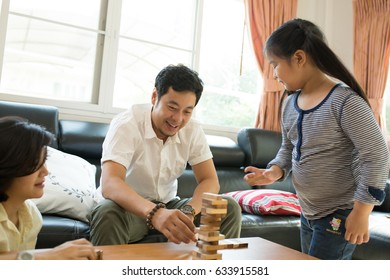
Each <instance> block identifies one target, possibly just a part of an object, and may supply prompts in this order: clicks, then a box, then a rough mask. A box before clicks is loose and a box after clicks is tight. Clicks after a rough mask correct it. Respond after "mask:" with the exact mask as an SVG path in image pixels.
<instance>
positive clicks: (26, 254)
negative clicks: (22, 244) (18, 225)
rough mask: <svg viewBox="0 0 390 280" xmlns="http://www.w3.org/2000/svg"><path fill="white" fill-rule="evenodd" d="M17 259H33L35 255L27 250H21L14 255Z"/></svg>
mask: <svg viewBox="0 0 390 280" xmlns="http://www.w3.org/2000/svg"><path fill="white" fill-rule="evenodd" d="M16 259H17V260H35V256H34V254H33V253H31V252H29V251H21V252H19V253H18V255H17V256H16Z"/></svg>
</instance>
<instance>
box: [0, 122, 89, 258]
mask: <svg viewBox="0 0 390 280" xmlns="http://www.w3.org/2000/svg"><path fill="white" fill-rule="evenodd" d="M51 139H52V136H51V134H50V133H49V132H47V131H46V130H45V129H44V128H42V127H41V126H39V125H36V124H32V123H29V122H27V121H26V120H24V119H22V118H18V117H3V118H0V252H2V253H4V254H0V259H1V258H6V259H9V258H11V259H15V258H16V259H96V253H95V250H94V248H93V246H92V245H91V243H90V242H89V241H87V240H85V239H79V240H74V241H70V242H66V243H64V244H62V245H60V246H58V247H55V248H53V249H51V250H45V251H39V252H34V251H31V250H33V249H34V248H35V244H36V241H37V236H38V233H39V231H40V229H41V227H42V216H41V214H40V212H39V210H38V208H37V207H36V206H35V204H34V203H33V202H32V201H30V200H29V199H31V198H39V197H41V196H42V195H43V189H44V186H45V184H44V183H45V176H46V175H47V174H48V171H47V169H46V166H45V161H46V153H47V150H46V147H47V145H48V144H49V143H50V140H51ZM5 252H9V253H5Z"/></svg>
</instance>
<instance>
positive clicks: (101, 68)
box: [0, 0, 262, 131]
mask: <svg viewBox="0 0 390 280" xmlns="http://www.w3.org/2000/svg"><path fill="white" fill-rule="evenodd" d="M0 4H1V6H2V13H1V18H0V23H2V24H1V25H0V78H1V79H0V98H1V99H6V100H11V101H12V100H15V101H20V100H23V101H24V102H32V103H45V104H51V105H55V106H58V107H59V108H60V112H61V111H62V112H66V113H67V114H68V115H67V116H74V117H73V118H81V119H82V118H83V117H86V116H88V117H89V119H91V118H95V119H96V120H97V121H109V120H110V119H111V118H112V117H113V116H114V115H115V114H116V113H118V112H119V111H122V110H124V109H125V108H128V107H129V106H131V104H135V103H145V102H147V103H148V102H150V96H151V93H152V90H153V86H154V78H155V76H156V75H157V73H158V72H159V71H160V70H161V68H163V67H165V66H166V65H168V64H177V63H183V64H185V65H187V66H189V67H191V68H192V69H194V70H196V71H197V72H198V73H199V75H200V77H201V78H202V79H203V81H204V84H205V87H204V93H203V96H202V99H201V101H200V103H199V104H198V106H197V108H196V111H195V117H196V118H197V119H199V120H200V121H201V122H202V123H203V124H205V125H206V126H209V127H212V129H213V130H214V129H215V130H220V131H231V130H237V128H239V127H243V126H251V125H253V123H254V120H255V115H256V112H257V108H258V102H259V92H260V89H261V87H262V84H261V78H260V77H259V75H258V70H257V68H256V67H257V66H256V62H255V59H254V58H253V56H252V53H251V49H250V48H251V45H250V43H249V42H248V36H247V30H246V29H245V25H244V21H245V11H244V3H243V0H213V1H204V0H164V1H161V0H143V1H138V0H125V1H123V0H117V1H108V0H101V1H97V0H84V1H77V0H66V1H65V0H12V1H10V0H2V1H1V2H0ZM222 10H223V13H221V11H222ZM3 23H4V24H3ZM71 118H72V117H71Z"/></svg>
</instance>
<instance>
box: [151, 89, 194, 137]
mask: <svg viewBox="0 0 390 280" xmlns="http://www.w3.org/2000/svg"><path fill="white" fill-rule="evenodd" d="M195 103H196V95H195V93H194V92H192V91H181V92H178V91H175V90H173V89H172V87H170V88H169V90H168V92H167V93H166V94H164V95H163V96H162V97H161V99H160V100H158V96H157V90H156V89H154V90H153V94H152V104H153V110H152V126H153V129H154V131H155V133H156V135H157V137H158V138H159V139H161V140H163V141H165V140H167V138H168V137H169V136H173V135H175V134H176V133H177V132H178V131H179V130H180V129H181V128H182V127H184V126H185V125H186V124H187V122H188V121H189V120H190V119H191V116H192V111H193V110H194V108H195Z"/></svg>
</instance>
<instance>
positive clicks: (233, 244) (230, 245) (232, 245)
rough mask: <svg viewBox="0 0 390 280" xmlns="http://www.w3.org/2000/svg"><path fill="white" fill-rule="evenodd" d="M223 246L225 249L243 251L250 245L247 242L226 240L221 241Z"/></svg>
mask: <svg viewBox="0 0 390 280" xmlns="http://www.w3.org/2000/svg"><path fill="white" fill-rule="evenodd" d="M220 245H222V246H224V247H225V248H224V249H241V248H248V243H246V242H240V241H237V240H233V239H225V240H222V241H221V244H220Z"/></svg>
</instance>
